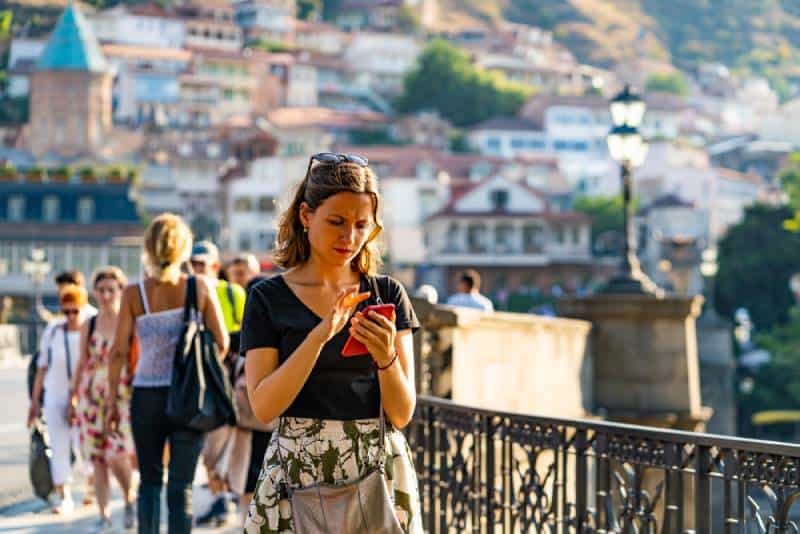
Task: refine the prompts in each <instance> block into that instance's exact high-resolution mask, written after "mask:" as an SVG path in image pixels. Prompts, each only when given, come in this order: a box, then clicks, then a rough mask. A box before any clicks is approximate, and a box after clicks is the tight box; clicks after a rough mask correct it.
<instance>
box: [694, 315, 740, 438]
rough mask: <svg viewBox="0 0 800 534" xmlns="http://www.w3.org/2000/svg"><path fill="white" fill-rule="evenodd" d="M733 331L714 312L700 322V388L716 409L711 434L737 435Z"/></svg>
mask: <svg viewBox="0 0 800 534" xmlns="http://www.w3.org/2000/svg"><path fill="white" fill-rule="evenodd" d="M731 329H732V325H731V324H730V323H729V322H728V321H726V320H725V319H722V318H721V317H720V316H719V315H717V314H716V313H713V312H707V313H704V314H703V316H702V317H700V319H698V320H697V345H698V350H699V353H700V387H701V390H702V397H703V402H705V403H706V404H708V405H709V406H710V407H711V409H712V410H714V414H713V415H712V416H711V419H710V420H709V421H708V425H707V429H706V430H707V431H708V432H710V433H711V434H724V435H735V434H736V398H735V395H734V388H735V385H734V381H735V377H736V360H735V358H734V353H733V338H732V336H731Z"/></svg>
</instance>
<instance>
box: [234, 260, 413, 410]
mask: <svg viewBox="0 0 800 534" xmlns="http://www.w3.org/2000/svg"><path fill="white" fill-rule="evenodd" d="M376 280H377V285H378V290H379V291H380V297H381V300H382V301H383V303H384V304H390V303H392V304H394V305H395V308H396V310H395V311H396V321H395V326H396V328H397V330H398V331H400V330H407V329H411V330H412V331H415V330H416V329H417V328H419V321H418V320H417V316H416V314H415V313H414V309H413V308H412V307H411V301H410V300H409V298H408V295H407V294H406V291H405V289H403V286H402V285H400V283H399V282H397V281H396V280H394V279H393V278H391V277H388V276H378V277H377V278H376ZM360 291H361V292H364V291H369V292H370V293H374V291H373V289H372V284H371V283H370V280H369V278H367V277H366V276H362V277H361V289H360ZM376 301H377V299H376V298H375V295H374V294H373V295H371V296H370V298H369V299H367V300H366V301H364V302H362V303H360V304H359V305H358V309H359V310H360V309H363V308H364V307H366V306H368V305H370V304H376V303H377V302H376ZM321 320H322V319H321V318H320V317H319V316H317V315H316V314H315V313H314V312H313V311H311V310H310V309H309V308H308V307H307V306H306V305H305V304H303V302H302V301H301V300H300V299H299V298H298V297H297V295H295V293H294V292H293V291H292V290H291V288H290V287H289V286H288V285H287V284H286V282H285V281H284V279H283V276H282V275H278V276H275V277H273V278H270V279H268V280H263V281H261V282H259V283H257V284H256V285H254V286H253V287H252V288H251V289H250V293H249V295H248V297H247V304H246V305H245V310H244V323H243V324H242V330H241V351H242V354H244V353H246V352H247V351H248V350H252V349H258V348H265V347H273V348H276V349H278V359H279V361H280V363H283V362H285V361H286V360H287V359H288V358H289V356H291V355H292V353H293V352H294V351H295V350H296V349H297V347H298V346H299V345H300V344H301V343H302V342H303V341H304V340H305V338H306V336H308V334H309V332H311V330H313V329H314V327H316V326H317V325H318V324H319V323H320V321H321ZM348 331H349V322H348V324H347V325H346V326H345V327H344V328H343V329H342V330H341V331H340V332H339V333H338V334H336V335H335V336H334V337H333V338H332V339H331V340H330V341H328V342H327V343H326V344H325V346H324V347H323V348H322V352H321V353H320V355H319V358H318V359H317V363H316V364H315V365H314V369H312V371H311V375H310V376H309V377H308V380H307V381H306V383H305V385H304V386H303V387H302V389H301V390H300V393H299V394H298V395H297V398H296V399H295V400H294V402H293V403H292V404H291V406H289V408H288V409H287V410H286V413H285V414H284V415H286V416H289V417H309V418H319V419H338V420H352V419H368V418H375V417H378V411H379V409H380V408H379V406H380V397H379V395H380V393H379V389H378V374H377V371H376V370H375V367H374V366H373V364H372V358H371V357H370V356H355V357H350V358H344V357H342V356H341V352H342V348H343V347H344V344H345V342H346V341H347V338H348V337H349V332H348Z"/></svg>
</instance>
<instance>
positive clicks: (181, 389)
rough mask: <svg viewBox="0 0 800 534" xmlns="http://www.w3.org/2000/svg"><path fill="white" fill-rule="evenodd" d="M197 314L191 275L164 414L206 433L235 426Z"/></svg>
mask: <svg viewBox="0 0 800 534" xmlns="http://www.w3.org/2000/svg"><path fill="white" fill-rule="evenodd" d="M193 312H194V313H193ZM198 317H199V313H198V309H197V280H196V279H195V277H194V276H192V277H189V279H188V280H187V281H186V300H185V302H184V306H183V323H184V326H183V331H182V332H181V337H180V338H179V340H178V345H177V346H176V347H175V359H174V361H173V365H172V382H171V383H170V387H169V392H168V394H167V417H169V418H170V420H171V421H172V422H173V423H175V424H176V425H178V426H181V427H185V428H190V429H192V430H199V431H201V432H209V431H211V430H214V429H215V428H219V427H221V426H223V425H235V424H236V407H235V404H234V402H233V388H232V387H231V382H230V379H229V377H228V371H227V369H225V367H224V366H223V365H222V364H221V362H220V361H219V353H218V351H217V345H216V343H215V342H214V336H213V334H212V333H211V332H209V331H208V330H207V329H206V327H205V325H204V324H203V321H200V320H198Z"/></svg>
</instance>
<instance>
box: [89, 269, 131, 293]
mask: <svg viewBox="0 0 800 534" xmlns="http://www.w3.org/2000/svg"><path fill="white" fill-rule="evenodd" d="M103 280H114V281H115V282H116V283H117V284H118V285H119V287H120V289H124V288H125V286H127V285H128V277H126V276H125V273H123V272H122V269H120V268H119V267H115V266H113V265H108V266H105V267H100V268H98V269H97V270H96V271H95V272H93V273H92V287H97V284H99V283H100V282H102V281H103Z"/></svg>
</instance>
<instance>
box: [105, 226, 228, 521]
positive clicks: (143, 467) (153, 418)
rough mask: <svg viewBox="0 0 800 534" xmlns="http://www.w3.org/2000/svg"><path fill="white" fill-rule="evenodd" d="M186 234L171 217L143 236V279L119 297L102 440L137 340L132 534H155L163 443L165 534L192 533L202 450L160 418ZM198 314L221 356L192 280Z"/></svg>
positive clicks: (178, 320) (212, 309) (220, 329)
mask: <svg viewBox="0 0 800 534" xmlns="http://www.w3.org/2000/svg"><path fill="white" fill-rule="evenodd" d="M191 247H192V233H191V231H190V230H189V227H188V226H187V225H186V223H185V222H184V221H183V219H181V218H180V217H178V216H177V215H173V214H170V213H165V214H162V215H159V216H158V217H156V218H155V219H153V221H152V222H151V223H150V225H149V226H148V228H147V230H146V231H145V235H144V254H143V261H144V266H145V270H146V272H147V276H146V278H145V279H144V280H141V281H140V282H139V283H137V284H132V285H129V286H128V287H126V288H125V291H124V292H123V294H122V303H121V306H120V316H119V322H118V325H117V330H116V334H115V336H114V344H113V345H112V348H111V354H110V356H109V358H110V372H109V391H108V394H109V399H108V406H109V415H108V422H107V425H106V426H107V432H114V431H116V430H117V429H118V425H119V421H120V414H119V399H118V391H119V382H120V376H121V371H122V368H123V366H124V365H125V362H126V361H127V359H128V353H129V351H130V346H131V344H130V340H131V336H132V334H134V333H135V334H136V335H137V336H138V341H139V357H138V360H137V364H136V371H135V373H134V378H133V395H132V398H131V407H130V410H131V422H132V430H133V440H134V444H135V446H136V456H137V458H138V460H139V472H140V478H141V481H140V484H139V492H138V496H137V521H138V531H139V532H140V533H142V534H155V533H157V532H159V524H160V516H161V490H162V486H163V475H164V464H163V456H164V446H165V444H166V443H169V448H170V455H169V465H168V467H167V469H168V480H167V509H168V521H167V525H168V532H169V533H170V534H182V533H185V532H190V531H191V529H192V511H191V509H192V505H191V498H192V482H193V480H194V473H195V469H196V467H197V460H198V458H199V456H200V450H201V449H202V446H203V438H204V433H203V432H200V431H197V430H193V429H189V428H184V427H181V426H179V425H176V424H175V423H173V422H172V421H171V420H170V419H169V418H168V417H167V416H166V410H167V397H168V393H169V386H170V382H171V378H172V371H173V362H174V357H175V350H176V347H177V345H178V341H179V337H180V335H181V332H182V330H183V327H184V320H183V312H184V303H185V298H186V287H187V281H188V276H187V275H186V274H185V273H184V272H183V271H182V270H181V267H182V266H183V265H184V264H185V263H186V262H187V261H188V259H189V255H190V253H191ZM196 287H197V309H198V310H199V312H200V315H201V317H202V321H203V323H204V325H205V327H206V328H207V329H208V330H209V331H210V332H211V333H212V335H213V337H214V341H215V343H216V345H217V348H218V350H219V353H220V354H221V355H224V354H225V352H226V351H227V349H228V334H227V332H226V331H225V326H224V324H223V320H222V313H221V311H220V306H219V302H218V301H217V298H216V295H215V291H214V288H213V286H211V285H210V284H209V282H208V280H206V278H205V277H202V276H198V277H197V284H196Z"/></svg>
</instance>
